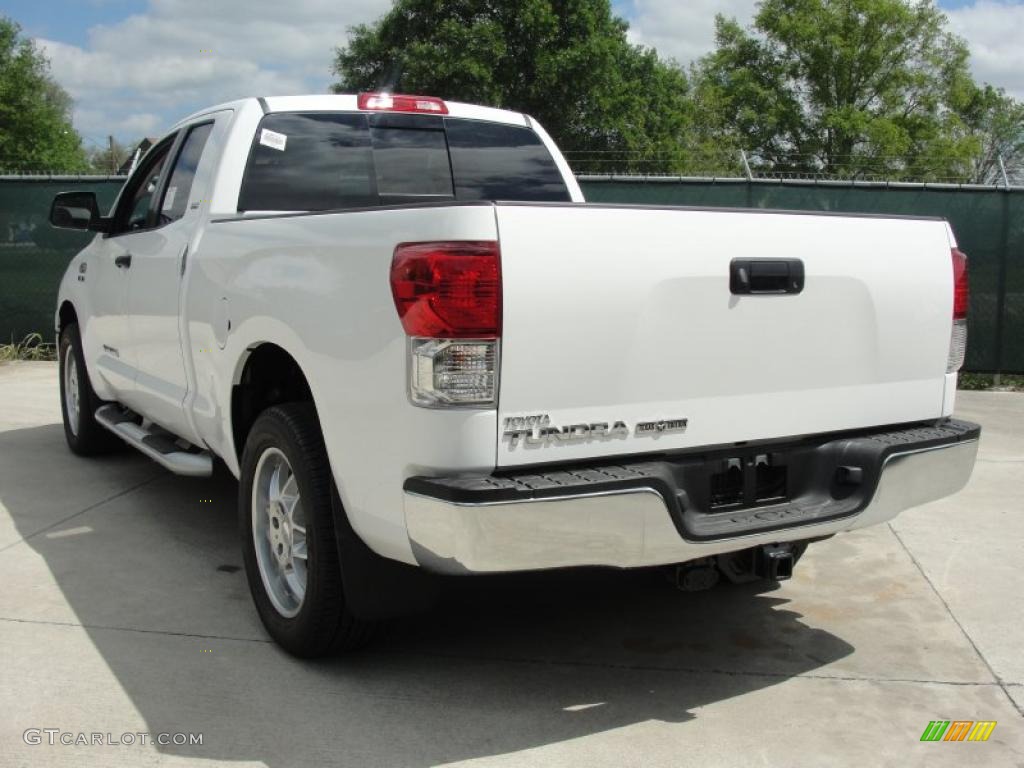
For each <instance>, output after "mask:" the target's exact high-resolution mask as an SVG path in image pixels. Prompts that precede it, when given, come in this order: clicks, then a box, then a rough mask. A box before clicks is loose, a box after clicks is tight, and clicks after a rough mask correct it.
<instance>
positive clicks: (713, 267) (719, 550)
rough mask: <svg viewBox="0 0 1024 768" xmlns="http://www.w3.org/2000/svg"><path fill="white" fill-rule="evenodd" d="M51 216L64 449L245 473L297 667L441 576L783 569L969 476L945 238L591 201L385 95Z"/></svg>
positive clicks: (270, 585)
mask: <svg viewBox="0 0 1024 768" xmlns="http://www.w3.org/2000/svg"><path fill="white" fill-rule="evenodd" d="M51 222H52V223H53V224H54V225H55V226H61V227H70V228H78V229H88V230H92V231H95V232H96V233H97V234H96V236H95V238H94V239H93V240H92V242H91V243H90V244H89V246H88V247H86V248H85V249H84V250H83V251H82V252H81V253H79V254H78V255H77V256H76V257H75V258H74V259H73V260H72V262H71V263H70V265H69V267H68V270H67V273H66V275H65V277H64V280H63V282H62V284H61V286H60V295H59V299H58V307H57V314H56V323H57V331H58V333H59V337H60V376H61V378H60V381H61V404H62V408H63V413H64V426H65V432H66V435H67V441H68V444H69V445H70V447H71V450H72V451H74V452H75V453H77V454H81V455H91V454H95V453H98V452H102V451H106V450H108V449H109V448H110V447H111V443H114V444H120V442H119V441H125V442H127V443H129V444H131V445H133V446H135V447H136V448H138V449H139V450H141V451H143V452H144V453H146V454H148V455H149V456H150V457H152V458H153V459H154V460H156V461H158V462H160V463H161V464H162V465H164V466H165V467H167V468H168V469H169V470H171V471H172V472H178V473H181V474H186V475H206V474H210V473H211V471H212V467H213V460H214V458H215V457H216V458H219V459H220V460H221V461H223V463H224V464H225V465H226V466H227V468H228V469H229V470H230V471H231V472H232V473H233V474H234V475H236V476H237V477H238V478H239V480H240V493H239V522H240V525H241V531H242V537H241V541H242V549H243V554H244V562H245V567H246V573H247V575H248V581H249V585H250V588H251V590H252V594H253V598H254V600H255V603H256V607H257V609H258V611H259V615H260V617H261V618H262V620H263V622H264V624H265V626H266V628H267V630H268V631H269V633H270V635H271V636H272V637H273V638H274V639H275V640H277V641H278V642H279V643H280V644H281V645H282V646H283V647H284V648H286V649H287V650H288V651H290V652H292V653H294V654H297V655H302V656H317V655H322V654H325V653H329V652H333V651H337V650H343V649H347V648H351V647H354V646H357V645H359V644H361V643H363V642H365V641H366V640H367V638H368V637H370V636H371V634H372V632H371V630H372V628H373V627H375V626H376V625H377V623H378V622H379V621H380V620H381V619H383V618H386V617H389V616H394V615H398V614H400V613H403V612H406V611H411V610H415V609H418V608H421V607H422V606H424V605H427V604H429V601H430V598H431V596H432V594H433V592H434V590H435V589H436V582H437V580H438V579H437V577H436V576H435V574H482V573H492V572H509V571H525V570H536V569H547V568H565V567H576V566H612V567H618V568H634V567H642V566H669V567H670V568H672V571H671V573H672V574H673V575H674V576H675V577H676V578H677V579H678V582H679V584H680V586H682V587H684V588H698V587H706V586H709V585H711V584H712V583H714V582H715V581H716V580H717V579H718V578H719V577H720V575H723V574H724V575H725V576H726V577H728V578H729V579H731V580H733V581H742V580H749V579H755V578H767V579H783V578H786V577H788V576H789V575H790V573H791V571H792V568H793V565H794V563H795V561H796V560H797V558H798V557H799V556H800V555H801V554H802V553H803V551H804V549H805V547H806V545H807V543H808V542H811V541H815V540H819V539H822V538H825V537H828V536H831V535H833V534H836V533H839V532H842V531H848V530H851V529H855V528H862V527H864V526H868V525H873V524H876V523H881V522H883V521H886V520H889V519H890V518H892V517H893V516H895V515H896V514H898V513H899V512H900V511H901V510H904V509H906V508H908V507H911V506H915V505H918V504H922V503H924V502H927V501H931V500H933V499H938V498H940V497H942V496H946V495H948V494H951V493H953V492H955V491H957V490H958V489H960V488H961V487H962V486H963V485H964V484H965V483H966V482H967V479H968V478H969V476H970V474H971V471H972V468H973V466H974V461H975V454H976V452H977V446H978V438H979V434H980V429H979V427H978V426H977V425H974V424H969V423H966V422H962V421H957V420H954V419H952V418H951V414H952V412H953V402H954V396H955V392H956V383H957V370H958V369H959V367H960V365H961V363H962V361H963V356H964V346H965V343H966V313H967V272H966V259H965V257H964V256H963V254H962V253H960V252H959V251H958V250H957V245H956V242H955V241H954V239H953V233H952V231H951V229H950V227H949V226H948V225H947V224H946V223H945V222H944V221H941V220H938V219H911V218H896V217H891V216H861V215H834V214H815V213H796V212H781V211H768V210H724V209H700V208H669V207H644V206H626V205H594V204H585V203H584V200H583V196H582V194H581V192H580V188H579V186H578V184H577V183H576V181H575V180H574V178H573V175H572V173H571V171H570V169H569V167H568V165H567V164H566V162H565V160H564V159H563V158H562V156H561V154H560V153H559V151H558V149H557V147H556V146H555V145H554V143H553V142H552V140H551V139H550V138H549V136H548V135H547V134H546V133H545V132H544V130H543V129H542V128H541V127H540V126H539V125H538V124H537V123H536V122H535V121H533V120H532V119H530V118H529V117H527V116H525V115H522V114H517V113H513V112H507V111H499V110H494V109H489V108H484V107H479V106H471V105H466V104H458V103H453V102H445V101H442V100H440V99H436V98H430V97H421V96H402V95H393V94H362V95H359V96H305V97H298V96H296V97H281V98H266V99H263V98H259V99H256V98H253V99H248V100H243V101H237V102H234V103H230V104H224V105H221V106H216V107H212V108H210V109H208V110H205V111H203V112H199V113H197V114H195V115H192V116H191V117H188V118H186V119H185V120H182V121H181V122H180V123H178V125H176V126H175V127H174V128H173V130H172V131H171V132H170V133H169V134H168V135H167V136H165V137H164V138H163V139H162V140H161V141H159V142H158V143H157V144H156V145H155V146H154V147H153V148H152V149H151V150H150V151H149V152H148V154H147V155H146V156H145V158H144V159H143V160H142V161H141V163H140V164H139V166H138V167H137V169H136V170H135V171H134V173H133V174H132V175H131V177H130V178H129V179H128V181H127V183H126V184H125V185H124V188H123V190H122V191H121V194H120V197H119V199H118V200H117V202H116V203H115V204H114V206H113V209H112V210H111V212H110V214H109V215H107V216H104V215H102V214H101V212H100V211H99V210H98V209H97V204H96V200H95V197H94V196H93V195H92V194H91V193H81V192H67V193H62V194H60V195H58V196H57V197H56V199H55V200H54V204H53V208H52V210H51ZM856 578H857V577H856V574H851V575H850V579H851V587H852V585H853V583H854V582H855V581H856Z"/></svg>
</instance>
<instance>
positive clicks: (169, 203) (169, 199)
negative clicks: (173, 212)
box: [163, 187, 178, 211]
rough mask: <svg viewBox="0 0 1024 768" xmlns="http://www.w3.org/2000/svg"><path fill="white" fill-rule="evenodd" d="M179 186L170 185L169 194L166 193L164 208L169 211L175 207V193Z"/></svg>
mask: <svg viewBox="0 0 1024 768" xmlns="http://www.w3.org/2000/svg"><path fill="white" fill-rule="evenodd" d="M177 191H178V188H177V187H168V188H167V194H165V195H164V207H163V210H165V211H169V210H170V209H171V208H173V207H174V195H175V194H176V193H177Z"/></svg>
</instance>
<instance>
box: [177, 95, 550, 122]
mask: <svg viewBox="0 0 1024 768" xmlns="http://www.w3.org/2000/svg"><path fill="white" fill-rule="evenodd" d="M253 104H258V105H259V107H260V108H261V109H262V110H263V111H264V112H265V113H270V112H358V111H365V112H373V111H375V110H369V109H367V110H361V109H360V108H359V97H358V96H357V95H356V94H325V93H314V94H307V95H300V96H258V97H257V96H252V97H250V98H246V99H236V100H235V101H227V102H224V103H221V104H216V105H214V106H212V107H207V108H205V109H202V110H200V111H198V112H194V113H193V114H191V115H189V116H188V117H186V118H185V119H183V120H180V121H178V123H176V124H175V125H174V128H175V129H176V128H179V127H181V126H182V125H186V124H188V123H191V122H194V121H195V120H197V119H199V118H201V117H203V116H204V115H209V114H212V113H214V112H221V111H224V110H238V109H241V108H243V107H246V106H250V105H253ZM444 105H445V107H447V110H448V112H447V114H448V115H449V116H451V117H461V118H466V119H470V120H487V121H489V122H492V123H504V124H506V125H522V126H527V127H532V126H531V121H530V118H529V117H528V116H526V115H524V114H522V113H521V112H513V111H511V110H507V109H495V108H493V107H483V106H480V105H478V104H466V103H463V102H460V101H447V100H445V101H444ZM396 111H400V110H396Z"/></svg>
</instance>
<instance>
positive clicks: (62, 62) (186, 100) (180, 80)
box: [38, 0, 1024, 141]
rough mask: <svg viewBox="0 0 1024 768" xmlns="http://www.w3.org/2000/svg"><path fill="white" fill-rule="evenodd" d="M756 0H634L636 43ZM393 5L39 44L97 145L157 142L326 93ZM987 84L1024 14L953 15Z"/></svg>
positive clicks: (697, 34) (195, 11)
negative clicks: (222, 106) (345, 52)
mask: <svg viewBox="0 0 1024 768" xmlns="http://www.w3.org/2000/svg"><path fill="white" fill-rule="evenodd" d="M756 5H757V3H756V1H755V0H686V2H680V0H632V2H629V3H628V4H627V5H626V6H625V8H624V10H625V13H626V15H627V16H628V18H629V21H630V24H631V29H630V37H631V39H632V40H633V41H634V42H638V43H641V44H643V45H647V46H652V47H655V48H657V49H658V51H659V52H660V53H661V54H662V55H663V56H668V57H672V58H675V59H676V60H677V61H679V62H680V63H681V64H684V65H686V64H688V63H689V62H691V61H693V60H694V59H696V58H698V57H700V56H702V55H704V54H705V53H707V52H708V51H710V50H711V48H712V46H713V45H714V17H715V14H716V13H722V14H724V15H726V16H733V17H736V18H737V19H738V20H739V21H740V22H741V23H742V24H749V23H750V21H751V19H752V18H753V15H754V12H755V10H756ZM389 7H390V0H347V1H346V2H338V0H285V1H284V2H282V1H281V0H150V3H149V6H148V8H147V9H146V12H145V13H141V14H136V15H132V16H129V17H127V18H125V19H124V20H123V21H120V22H118V23H116V24H106V25H97V26H94V27H92V28H91V29H90V30H89V32H88V42H87V43H86V44H85V45H84V46H82V47H79V46H75V45H69V44H66V43H61V42H57V41H53V40H39V41H38V42H39V43H40V44H41V45H42V47H43V48H45V50H46V52H47V54H48V55H49V56H50V58H51V61H52V65H53V73H54V75H55V77H56V78H57V80H58V82H60V83H61V84H62V85H63V86H64V87H65V88H66V89H67V90H68V91H69V93H70V94H71V95H72V97H74V99H75V101H76V110H75V125H76V127H78V129H79V130H80V131H81V132H82V133H83V134H84V135H85V136H87V137H90V138H91V139H92V140H93V141H103V140H104V139H105V137H106V135H107V134H108V133H113V134H114V135H115V136H118V137H119V138H122V139H134V138H137V137H138V136H141V135H143V134H148V135H153V134H154V133H159V132H160V131H162V130H164V129H166V128H167V127H168V126H169V125H170V124H172V123H173V122H174V121H175V120H177V119H178V118H180V117H183V116H184V115H186V114H188V113H190V112H192V111H194V110H195V109H198V108H201V107H205V106H209V105H211V104H215V103H218V102H222V101H228V100H231V99H235V98H240V97H243V96H252V95H278V94H280V95H285V94H294V93H311V92H312V93H316V92H322V91H325V90H326V88H327V86H328V84H329V83H330V82H331V79H332V78H331V74H330V66H331V63H332V61H333V52H334V48H335V46H337V45H340V44H343V43H344V42H345V40H346V37H347V35H346V31H347V29H348V28H349V27H350V26H352V25H354V24H359V23H366V22H371V21H373V20H374V19H376V18H377V17H378V16H380V15H381V14H382V13H384V12H385V11H387V9H388V8H389ZM948 13H949V16H950V20H951V26H952V28H953V30H954V31H955V32H957V34H960V35H962V36H963V37H965V38H966V39H967V40H968V42H969V43H970V46H971V51H972V60H971V61H972V67H973V68H974V72H975V74H976V75H977V76H978V77H979V78H980V79H982V80H985V81H988V82H991V83H993V84H995V85H999V86H1002V87H1005V88H1006V89H1007V90H1009V91H1010V92H1011V93H1013V94H1014V95H1016V96H1017V97H1024V45H1022V44H1021V41H1022V40H1024V5H1021V4H1009V3H1002V2H995V1H994V0H977V2H976V3H975V4H973V5H971V6H967V7H964V8H960V9H958V10H953V11H949V12H948Z"/></svg>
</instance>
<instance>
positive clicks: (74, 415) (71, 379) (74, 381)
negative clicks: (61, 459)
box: [64, 344, 82, 436]
mask: <svg viewBox="0 0 1024 768" xmlns="http://www.w3.org/2000/svg"><path fill="white" fill-rule="evenodd" d="M81 408H82V404H81V401H80V399H79V394H78V364H77V363H76V362H75V348H74V346H73V345H71V344H68V346H67V349H66V350H65V351H64V410H65V411H67V414H68V428H69V429H70V430H71V434H73V435H75V436H77V435H78V422H79V419H80V418H81Z"/></svg>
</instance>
